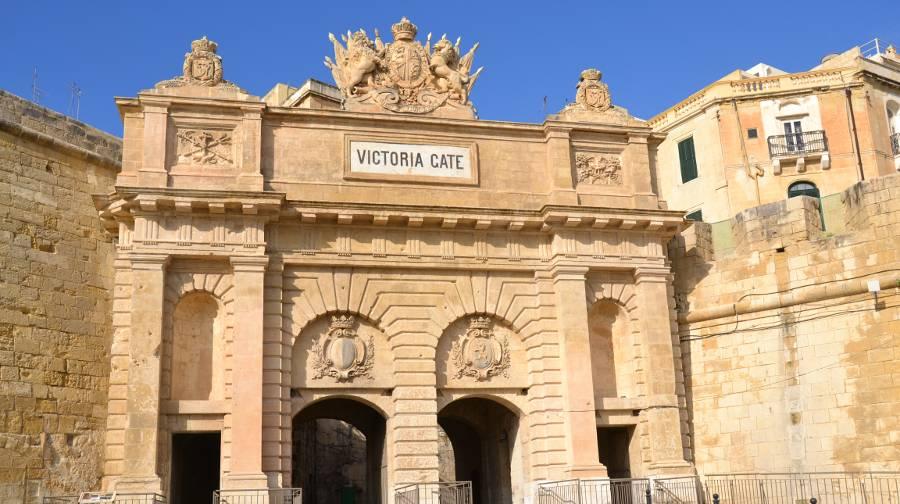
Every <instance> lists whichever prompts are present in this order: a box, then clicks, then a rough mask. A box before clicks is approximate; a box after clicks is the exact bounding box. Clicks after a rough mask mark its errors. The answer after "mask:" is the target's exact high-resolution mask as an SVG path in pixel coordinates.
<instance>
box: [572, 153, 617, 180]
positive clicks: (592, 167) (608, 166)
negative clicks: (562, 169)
mask: <svg viewBox="0 0 900 504" xmlns="http://www.w3.org/2000/svg"><path fill="white" fill-rule="evenodd" d="M575 170H576V172H577V175H578V183H586V184H599V185H622V160H621V159H620V158H619V157H618V156H613V155H608V156H607V155H602V154H594V153H586V152H579V153H577V154H575Z"/></svg>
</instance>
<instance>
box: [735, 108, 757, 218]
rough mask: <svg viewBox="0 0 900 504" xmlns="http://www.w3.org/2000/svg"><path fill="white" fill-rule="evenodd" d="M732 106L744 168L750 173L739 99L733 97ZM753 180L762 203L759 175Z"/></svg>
mask: <svg viewBox="0 0 900 504" xmlns="http://www.w3.org/2000/svg"><path fill="white" fill-rule="evenodd" d="M731 108H732V109H734V118H735V120H737V126H738V139H739V140H740V141H741V157H742V158H743V160H744V167H745V168H744V169H745V170H747V175H750V169H751V168H750V157H749V156H747V146H746V145H744V127H743V126H742V125H741V115H740V114H739V113H738V108H737V100H735V99H734V98H732V99H731ZM750 176H751V177H752V178H753V181H754V182H755V183H756V204H757V205H762V201H760V199H759V175H758V174H757V176H755V177H754V176H753V175H750Z"/></svg>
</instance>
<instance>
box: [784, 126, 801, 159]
mask: <svg viewBox="0 0 900 504" xmlns="http://www.w3.org/2000/svg"><path fill="white" fill-rule="evenodd" d="M784 139H785V141H786V142H787V148H788V151H791V152H793V151H802V150H803V127H802V126H801V124H800V121H785V122H784Z"/></svg>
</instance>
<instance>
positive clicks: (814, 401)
mask: <svg viewBox="0 0 900 504" xmlns="http://www.w3.org/2000/svg"><path fill="white" fill-rule="evenodd" d="M841 202H842V206H843V212H844V218H845V221H846V222H845V224H846V225H845V226H844V227H845V228H846V231H845V232H843V233H842V234H838V235H835V236H830V237H825V235H824V234H823V233H822V232H821V230H820V220H819V216H818V211H817V210H818V209H817V206H816V205H817V203H816V201H815V200H813V199H810V198H805V197H803V198H795V199H792V200H789V201H782V202H777V203H772V204H770V205H764V206H761V207H755V208H751V209H748V210H746V211H744V212H742V213H741V214H739V215H737V216H736V217H735V218H734V219H733V220H732V221H731V224H732V233H733V235H734V236H733V238H734V243H735V247H734V249H733V251H732V252H730V253H728V254H727V255H722V256H721V257H714V253H713V250H712V249H713V247H712V244H711V242H710V241H709V240H708V238H705V237H706V236H708V233H709V230H708V227H709V226H708V225H706V224H703V223H698V224H696V225H695V226H694V227H692V228H691V229H689V230H688V231H687V232H685V233H684V234H683V235H682V236H680V237H677V238H676V239H675V240H673V242H672V243H671V244H670V257H671V260H672V262H673V270H674V271H675V273H676V280H675V288H676V299H677V300H678V307H679V334H680V338H681V341H682V353H683V359H684V369H685V379H686V385H687V396H688V414H689V416H690V420H691V423H692V426H693V427H692V437H693V440H692V446H693V448H694V456H695V463H696V465H697V469H698V471H699V472H700V473H705V474H710V473H717V472H744V471H855V470H898V469H900V449H898V448H897V447H898V442H900V375H898V374H897V369H898V361H900V310H898V306H900V292H898V291H900V283H898V281H900V255H898V252H897V250H898V248H900V175H891V176H887V177H882V178H878V179H875V180H871V181H867V182H863V183H860V184H856V185H854V186H852V187H851V188H849V189H848V190H846V191H844V192H843V193H842V194H841ZM698 236H699V238H698ZM868 280H879V282H880V286H881V293H880V295H879V297H878V302H877V304H876V301H875V299H874V297H873V295H872V294H870V293H869V292H868V291H867V281H868Z"/></svg>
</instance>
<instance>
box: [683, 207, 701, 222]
mask: <svg viewBox="0 0 900 504" xmlns="http://www.w3.org/2000/svg"><path fill="white" fill-rule="evenodd" d="M684 218H685V219H687V220H690V221H696V222H703V210H694V211H693V212H691V213H689V214H687V215H685V216H684Z"/></svg>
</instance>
